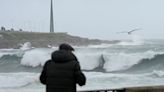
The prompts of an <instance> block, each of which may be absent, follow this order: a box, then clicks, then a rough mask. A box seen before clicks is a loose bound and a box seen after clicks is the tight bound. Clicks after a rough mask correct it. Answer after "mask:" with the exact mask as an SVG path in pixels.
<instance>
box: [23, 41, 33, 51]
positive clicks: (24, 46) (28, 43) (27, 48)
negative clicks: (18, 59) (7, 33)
mask: <svg viewBox="0 0 164 92" xmlns="http://www.w3.org/2000/svg"><path fill="white" fill-rule="evenodd" d="M31 48H32V46H31V43H30V42H25V43H24V44H23V45H22V47H20V49H21V50H29V49H31Z"/></svg>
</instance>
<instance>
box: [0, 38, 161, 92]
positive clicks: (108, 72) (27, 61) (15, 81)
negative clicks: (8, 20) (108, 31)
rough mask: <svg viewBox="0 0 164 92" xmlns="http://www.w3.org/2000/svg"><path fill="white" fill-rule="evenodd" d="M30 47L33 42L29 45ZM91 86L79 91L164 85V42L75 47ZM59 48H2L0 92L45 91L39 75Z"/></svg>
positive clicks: (135, 42) (128, 42)
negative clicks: (46, 62)
mask: <svg viewBox="0 0 164 92" xmlns="http://www.w3.org/2000/svg"><path fill="white" fill-rule="evenodd" d="M28 44H29V43H28ZM74 48H75V52H74V54H75V55H76V56H77V58H78V60H79V62H80V65H81V69H82V70H83V72H84V73H85V75H86V77H87V83H86V85H85V86H83V87H79V86H77V89H78V90H86V89H99V88H100V89H103V88H109V89H110V88H123V87H134V86H152V85H164V40H144V41H124V42H120V43H118V44H102V45H93V46H87V47H74ZM54 50H57V47H49V48H48V47H47V48H35V47H34V48H31V47H29V46H28V45H27V44H24V46H23V47H22V48H20V49H12V48H11V49H0V92H45V86H44V85H42V84H41V83H40V82H39V75H40V72H41V70H42V66H43V65H44V63H45V61H46V60H48V59H50V56H51V53H52V52H53V51H54Z"/></svg>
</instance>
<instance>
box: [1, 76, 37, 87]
mask: <svg viewBox="0 0 164 92" xmlns="http://www.w3.org/2000/svg"><path fill="white" fill-rule="evenodd" d="M36 81H39V74H36V73H0V88H15V87H23V86H26V85H29V84H31V83H34V82H36Z"/></svg>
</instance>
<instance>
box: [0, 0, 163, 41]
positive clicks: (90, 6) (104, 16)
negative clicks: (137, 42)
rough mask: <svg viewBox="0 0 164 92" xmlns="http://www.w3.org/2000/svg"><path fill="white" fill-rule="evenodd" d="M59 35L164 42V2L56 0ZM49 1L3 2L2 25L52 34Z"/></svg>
mask: <svg viewBox="0 0 164 92" xmlns="http://www.w3.org/2000/svg"><path fill="white" fill-rule="evenodd" d="M53 2H54V19H55V31H56V32H68V33H69V34H72V35H77V36H82V37H88V38H98V39H108V40H110V39H130V37H129V36H128V35H127V34H117V32H119V31H129V30H132V29H135V28H142V30H140V31H136V32H135V34H136V35H139V36H141V37H142V38H147V39H150V38H151V39H154V38H156V39H164V36H163V35H164V25H163V24H164V12H163V9H164V0H54V1H53ZM49 9H50V0H0V11H1V13H0V26H5V27H6V28H14V29H19V28H22V29H24V30H28V31H40V32H49V14H50V13H49V12H50V10H49Z"/></svg>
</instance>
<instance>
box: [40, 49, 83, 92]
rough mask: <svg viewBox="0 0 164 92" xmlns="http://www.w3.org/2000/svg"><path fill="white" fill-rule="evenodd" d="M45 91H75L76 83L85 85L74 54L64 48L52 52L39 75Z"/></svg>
mask: <svg viewBox="0 0 164 92" xmlns="http://www.w3.org/2000/svg"><path fill="white" fill-rule="evenodd" d="M40 81H41V83H42V84H45V85H46V91H47V92H76V84H79V85H80V86H82V85H85V82H86V78H85V75H84V74H83V73H82V71H81V69H80V65H79V62H78V60H77V58H76V56H75V55H74V54H73V53H72V52H70V51H66V50H58V51H55V52H53V53H52V56H51V60H48V61H47V62H46V63H45V65H44V67H43V70H42V73H41V75H40Z"/></svg>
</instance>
